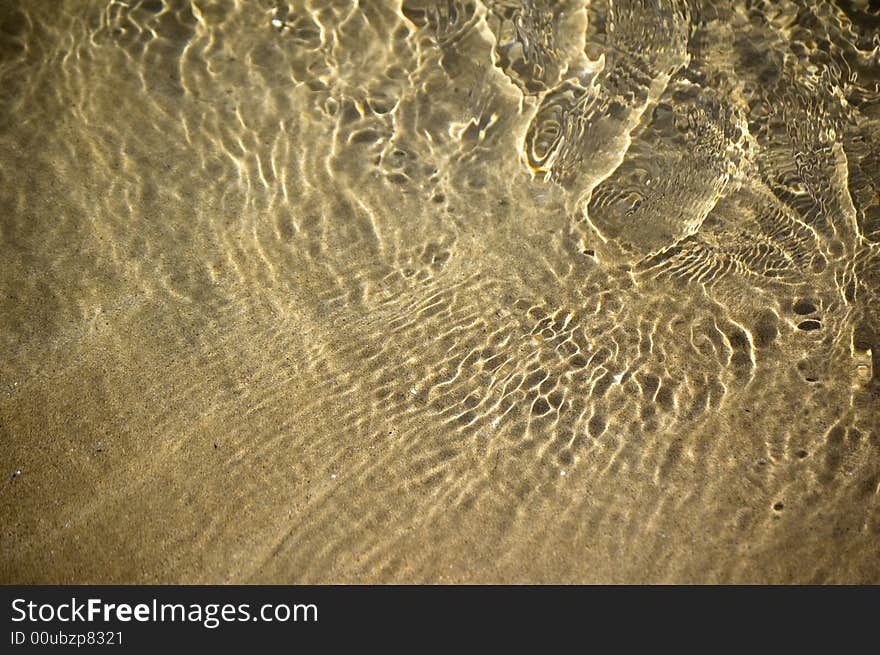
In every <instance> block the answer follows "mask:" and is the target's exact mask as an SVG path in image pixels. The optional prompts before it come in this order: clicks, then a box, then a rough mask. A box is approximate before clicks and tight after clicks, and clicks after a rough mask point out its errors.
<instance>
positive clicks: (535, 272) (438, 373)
mask: <svg viewBox="0 0 880 655" xmlns="http://www.w3.org/2000/svg"><path fill="white" fill-rule="evenodd" d="M872 7H873V3H869V2H843V1H842V0H841V1H837V0H835V1H830V0H785V1H784V2H763V1H747V2H746V1H742V0H736V1H731V2H709V1H708V0H590V1H587V0H558V1H551V0H482V1H480V0H397V1H394V0H376V1H372V0H370V1H369V2H367V1H363V0H362V1H361V2H357V1H352V0H287V1H285V0H280V1H279V0H253V1H248V2H244V1H243V0H216V1H210V2H209V1H207V0H192V1H185V0H93V1H90V2H75V1H73V0H68V1H64V2H50V1H24V0H21V1H16V0H9V1H8V2H3V3H0V162H2V167H0V176H2V184H0V209H2V215H0V265H2V271H3V273H2V276H0V364H2V365H0V461H2V463H3V466H4V467H5V473H4V475H5V476H6V477H5V478H4V479H3V481H2V483H0V525H2V530H0V581H2V582H7V583H9V582H48V583H57V582H75V583H88V582H100V583H113V582H166V583H169V582H170V583H183V582H185V583H218V582H221V583H222V582H273V583H275V582H319V583H331V582H432V583H446V582H703V583H705V582H710V583H711V582H758V583H767V582H797V583H806V582H848V583H862V582H873V583H878V582H880V559H878V555H877V552H878V551H877V543H878V539H880V403H878V400H880V371H878V365H877V357H878V353H880V36H878V34H880V13H877V11H876V10H875V9H872Z"/></svg>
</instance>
